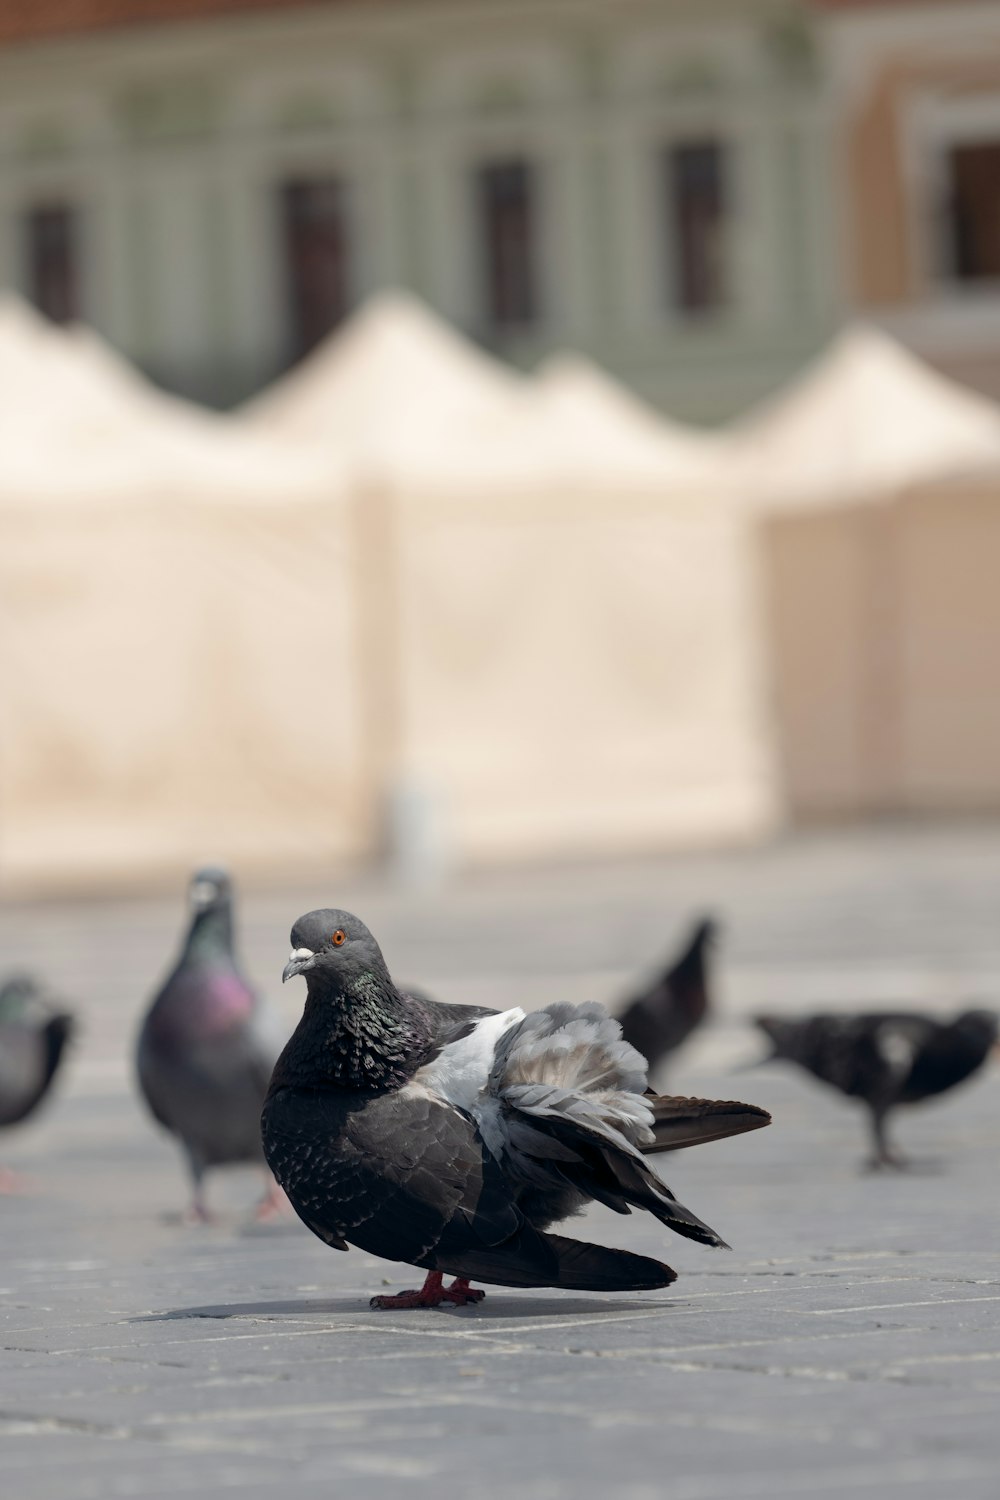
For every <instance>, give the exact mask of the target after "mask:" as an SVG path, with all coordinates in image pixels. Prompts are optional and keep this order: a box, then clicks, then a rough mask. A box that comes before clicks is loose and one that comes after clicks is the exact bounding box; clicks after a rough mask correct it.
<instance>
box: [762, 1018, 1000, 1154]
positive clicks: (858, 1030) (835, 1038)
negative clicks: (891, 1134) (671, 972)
mask: <svg viewBox="0 0 1000 1500" xmlns="http://www.w3.org/2000/svg"><path fill="white" fill-rule="evenodd" d="M755 1024H756V1025H757V1026H758V1027H759V1028H760V1029H761V1031H763V1033H764V1035H765V1036H766V1037H767V1039H768V1041H769V1042H770V1043H771V1048H772V1051H771V1052H770V1054H769V1055H768V1056H767V1057H765V1058H763V1059H761V1061H762V1062H770V1061H771V1060H772V1059H773V1058H781V1059H783V1060H785V1061H788V1062H793V1063H798V1065H799V1067H801V1068H805V1070H806V1072H807V1073H812V1075H813V1076H814V1077H815V1078H819V1079H821V1080H822V1082H823V1083H828V1084H831V1085H832V1087H833V1088H835V1089H839V1090H840V1092H841V1093H842V1094H847V1095H848V1097H849V1098H852V1099H860V1100H861V1101H862V1102H863V1103H864V1104H865V1105H866V1106H867V1108H868V1111H869V1116H870V1121H871V1131H872V1144H873V1148H874V1151H873V1155H872V1158H871V1161H870V1163H869V1165H870V1166H871V1167H872V1168H879V1167H897V1168H900V1167H904V1166H905V1165H906V1160H905V1158H903V1157H902V1156H900V1155H899V1153H898V1152H896V1151H894V1150H893V1149H892V1147H891V1146H890V1144H889V1141H888V1137H887V1124H888V1119H889V1115H890V1114H891V1113H892V1111H893V1110H894V1109H896V1108H897V1107H898V1106H899V1105H901V1104H919V1103H920V1102H921V1101H922V1100H924V1099H931V1098H933V1097H934V1096H935V1095H936V1094H944V1093H947V1091H948V1090H949V1089H953V1088H954V1087H955V1086H956V1085H957V1084H959V1083H964V1081H965V1080H966V1079H967V1078H971V1077H972V1075H973V1074H974V1073H975V1072H976V1071H977V1070H978V1069H979V1068H981V1067H982V1065H983V1063H984V1062H985V1061H986V1059H987V1057H988V1056H989V1053H990V1050H991V1048H993V1047H994V1046H995V1045H996V1041H997V1017H996V1016H995V1015H994V1014H993V1013H992V1012H991V1011H987V1010H967V1011H963V1012H962V1014H961V1015H958V1016H956V1017H955V1018H954V1019H953V1020H949V1021H941V1020H935V1019H934V1018H933V1017H931V1016H925V1015H919V1014H915V1013H909V1012H906V1011H899V1012H892V1011H889V1012H884V1013H878V1012H874V1013H871V1014H861V1015H816V1016H806V1017H802V1018H801V1019H797V1020H789V1019H786V1018H785V1017H779V1016H757V1017H756V1020H755Z"/></svg>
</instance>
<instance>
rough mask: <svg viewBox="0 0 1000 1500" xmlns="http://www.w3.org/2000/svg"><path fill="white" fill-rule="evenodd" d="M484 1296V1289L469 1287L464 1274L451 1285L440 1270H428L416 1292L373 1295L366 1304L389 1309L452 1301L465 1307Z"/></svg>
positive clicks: (435, 1304) (436, 1304)
mask: <svg viewBox="0 0 1000 1500" xmlns="http://www.w3.org/2000/svg"><path fill="white" fill-rule="evenodd" d="M485 1296H486V1293H485V1292H484V1291H480V1290H479V1289H477V1288H475V1287H471V1286H470V1285H469V1283H468V1281H467V1280H466V1278H465V1277H464V1276H459V1277H457V1278H456V1279H455V1280H454V1281H453V1282H452V1284H451V1286H445V1284H444V1277H443V1276H442V1274H441V1272H440V1271H428V1272H427V1280H426V1281H425V1282H424V1284H423V1286H422V1287H421V1288H420V1290H419V1291H418V1292H397V1293H396V1295H395V1296H394V1297H373V1298H372V1300H371V1302H370V1303H369V1304H368V1305H369V1306H370V1307H373V1308H381V1309H390V1308H403V1307H440V1306H441V1303H442V1302H454V1303H455V1305H456V1307H465V1305H466V1304H467V1303H469V1302H482V1300H483V1298H484V1297H485Z"/></svg>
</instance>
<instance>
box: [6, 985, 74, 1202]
mask: <svg viewBox="0 0 1000 1500" xmlns="http://www.w3.org/2000/svg"><path fill="white" fill-rule="evenodd" d="M72 1034H73V1017H72V1016H70V1015H68V1014H66V1013H65V1012H63V1011H58V1010H55V1009H54V1008H53V1005H52V1003H51V1001H50V1000H49V998H48V997H47V995H46V993H45V991H44V990H43V989H42V988H41V986H40V985H38V984H37V983H36V981H35V980H34V979H32V978H30V976H28V975H22V974H18V975H12V976H11V977H10V978H9V979H7V980H5V981H4V983H3V984H2V985H0V1126H4V1125H17V1124H20V1122H21V1121H22V1120H26V1119H28V1117H29V1115H32V1114H34V1112H35V1110H36V1109H37V1108H38V1106H39V1104H41V1102H42V1100H43V1099H44V1098H45V1096H46V1094H47V1093H48V1092H49V1089H50V1088H51V1086H52V1081H53V1079H54V1078H55V1076H56V1073H57V1072H58V1070H59V1064H60V1063H61V1062H62V1059H63V1055H64V1053H65V1050H66V1043H67V1042H68V1041H69V1039H70V1037H71V1036H72ZM15 1181H16V1179H15V1178H14V1176H13V1174H10V1173H6V1172H4V1173H0V1190H3V1189H4V1188H7V1189H12V1188H13V1186H14V1184H15Z"/></svg>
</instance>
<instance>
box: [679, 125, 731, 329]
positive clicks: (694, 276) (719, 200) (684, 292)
mask: <svg viewBox="0 0 1000 1500" xmlns="http://www.w3.org/2000/svg"><path fill="white" fill-rule="evenodd" d="M665 174H666V192H665V199H666V207H667V229H668V233H669V236H670V244H671V246H672V250H673V253H672V256H671V259H670V278H671V284H670V286H669V288H668V293H669V299H670V303H671V305H672V306H674V307H678V308H680V309H681V310H682V311H684V312H687V313H694V314H698V313H707V312H713V311H715V310H717V309H719V308H722V307H725V305H726V303H727V302H728V301H729V286H728V267H727V264H726V228H727V222H726V221H727V205H726V160H725V150H724V148H723V147H722V146H721V145H720V144H719V143H718V141H688V142H685V143H683V144H682V145H677V146H671V147H669V149H668V150H667V152H666V160H665Z"/></svg>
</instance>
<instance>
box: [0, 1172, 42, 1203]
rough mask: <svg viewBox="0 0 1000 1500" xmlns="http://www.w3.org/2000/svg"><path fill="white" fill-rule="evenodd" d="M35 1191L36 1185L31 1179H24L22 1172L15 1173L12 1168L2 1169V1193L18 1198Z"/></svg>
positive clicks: (0, 1185) (0, 1183) (0, 1180)
mask: <svg viewBox="0 0 1000 1500" xmlns="http://www.w3.org/2000/svg"><path fill="white" fill-rule="evenodd" d="M34 1191H35V1184H34V1183H33V1182H32V1180H31V1178H30V1177H22V1176H21V1174H20V1172H13V1171H12V1170H11V1169H10V1167H0V1193H9V1194H10V1195H11V1197H18V1196H20V1195H21V1194H29V1193H33V1192H34Z"/></svg>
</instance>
